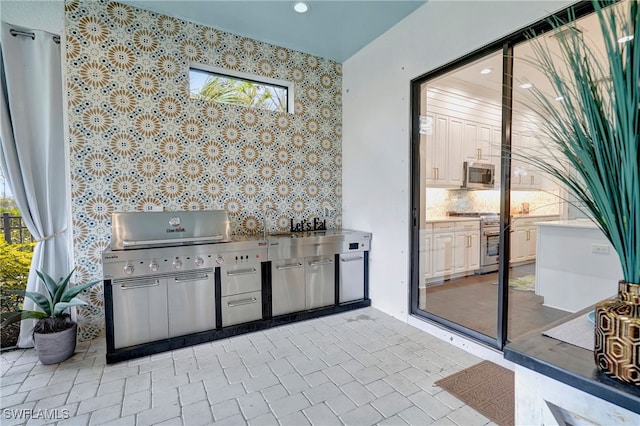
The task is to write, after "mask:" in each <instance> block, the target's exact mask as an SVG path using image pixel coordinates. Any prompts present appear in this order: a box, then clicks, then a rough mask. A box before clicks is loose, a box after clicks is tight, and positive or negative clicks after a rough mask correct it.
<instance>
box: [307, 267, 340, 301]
mask: <svg viewBox="0 0 640 426" xmlns="http://www.w3.org/2000/svg"><path fill="white" fill-rule="evenodd" d="M304 261H305V264H304V275H305V283H306V303H305V306H306V308H307V309H314V308H320V307H322V306H329V305H333V304H335V297H336V288H335V282H336V281H335V277H336V276H335V263H334V261H333V257H328V256H317V257H305V258H304Z"/></svg>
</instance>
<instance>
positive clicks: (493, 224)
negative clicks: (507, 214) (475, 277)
mask: <svg viewBox="0 0 640 426" xmlns="http://www.w3.org/2000/svg"><path fill="white" fill-rule="evenodd" d="M447 215H449V216H463V217H479V218H480V268H479V269H478V270H477V271H476V272H477V273H478V274H486V273H488V272H495V271H497V270H498V268H499V261H500V215H499V214H498V213H476V212H448V213H447Z"/></svg>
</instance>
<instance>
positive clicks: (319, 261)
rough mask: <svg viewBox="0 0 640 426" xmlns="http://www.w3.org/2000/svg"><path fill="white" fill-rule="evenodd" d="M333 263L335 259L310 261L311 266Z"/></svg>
mask: <svg viewBox="0 0 640 426" xmlns="http://www.w3.org/2000/svg"><path fill="white" fill-rule="evenodd" d="M331 264H333V260H316V261H315V262H309V266H322V265H331Z"/></svg>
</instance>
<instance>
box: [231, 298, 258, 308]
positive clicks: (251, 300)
mask: <svg viewBox="0 0 640 426" xmlns="http://www.w3.org/2000/svg"><path fill="white" fill-rule="evenodd" d="M257 301H258V299H256V298H255V297H248V298H246V299H241V300H236V301H235V302H229V303H227V306H228V307H230V308H235V307H236V306H242V305H250V304H252V303H256V302H257Z"/></svg>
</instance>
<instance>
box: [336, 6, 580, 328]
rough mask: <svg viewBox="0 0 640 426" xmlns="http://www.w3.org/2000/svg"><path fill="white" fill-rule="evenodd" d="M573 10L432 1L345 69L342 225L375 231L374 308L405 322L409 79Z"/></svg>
mask: <svg viewBox="0 0 640 426" xmlns="http://www.w3.org/2000/svg"><path fill="white" fill-rule="evenodd" d="M571 3H573V2H569V1H566V0H565V1H509V2H507V1H494V2H489V1H429V2H428V3H426V4H425V5H424V6H422V7H421V8H419V9H417V10H416V11H415V12H413V13H412V14H411V15H409V16H408V17H407V18H405V19H404V20H403V21H401V22H400V23H399V24H397V25H396V26H395V27H393V28H392V29H390V30H389V31H387V32H386V33H385V34H383V35H382V36H380V37H379V38H378V39H376V40H375V41H374V42H372V43H370V44H369V45H367V46H365V47H364V48H363V49H362V50H361V51H360V52H358V53H357V54H355V55H354V56H352V57H351V58H349V59H348V60H347V61H346V62H345V63H344V64H343V67H342V72H343V79H342V84H343V98H342V99H343V142H342V150H343V166H342V167H343V171H342V180H343V198H342V199H343V226H344V227H345V228H352V229H362V230H367V231H371V232H373V240H372V249H371V257H370V261H371V263H370V282H369V284H370V297H371V299H372V304H373V306H374V307H376V308H378V309H380V310H382V311H384V312H387V313H388V314H390V315H393V316H394V317H397V318H400V319H403V320H407V311H408V306H409V260H410V259H409V243H410V241H409V236H410V229H409V210H410V170H409V169H410V150H409V145H410V104H409V102H410V100H409V93H410V81H411V79H413V78H415V77H418V76H420V75H422V74H424V73H426V72H428V71H429V70H432V69H434V68H436V67H438V66H440V65H443V64H446V63H448V62H450V61H452V60H454V59H456V58H459V57H461V56H463V55H464V54H466V53H468V52H471V51H473V50H475V49H478V48H480V47H482V46H484V45H486V44H488V43H490V42H491V41H494V40H496V39H499V38H501V37H502V36H504V35H506V34H509V33H511V32H513V31H515V30H518V29H520V28H522V27H525V26H527V25H528V24H532V23H534V22H536V21H538V20H539V19H541V18H544V17H545V16H547V15H549V14H551V13H553V12H555V11H557V10H559V9H561V8H563V7H566V6H568V5H569V4H571Z"/></svg>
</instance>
